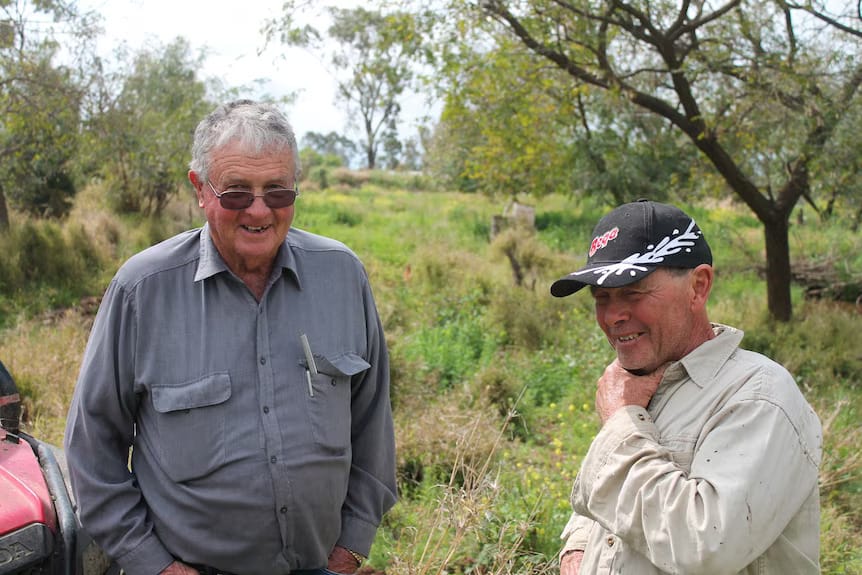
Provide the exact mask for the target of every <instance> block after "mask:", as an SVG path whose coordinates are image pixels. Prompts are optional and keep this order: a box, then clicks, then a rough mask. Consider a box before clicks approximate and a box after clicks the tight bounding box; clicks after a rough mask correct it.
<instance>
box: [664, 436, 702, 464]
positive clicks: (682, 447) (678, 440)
mask: <svg viewBox="0 0 862 575" xmlns="http://www.w3.org/2000/svg"><path fill="white" fill-rule="evenodd" d="M695 442H696V439H695V438H693V437H687V436H684V435H681V436H677V437H672V438H668V439H666V438H664V437H662V438H661V440H660V441H659V443H661V445H662V446H664V447H665V449H667V450H668V451H669V452H670V458H671V460H672V461H673V462H674V463H676V464H677V465H678V466H679V467H680V468H681V469H683V470H684V471H685V472H686V473H689V472H690V471H691V463H692V461H693V460H694V445H695Z"/></svg>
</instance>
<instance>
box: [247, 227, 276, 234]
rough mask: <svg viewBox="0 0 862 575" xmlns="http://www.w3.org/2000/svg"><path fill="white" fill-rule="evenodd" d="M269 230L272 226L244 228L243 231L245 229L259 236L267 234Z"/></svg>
mask: <svg viewBox="0 0 862 575" xmlns="http://www.w3.org/2000/svg"><path fill="white" fill-rule="evenodd" d="M269 228H270V226H242V229H244V230H245V231H247V232H251V233H253V234H259V233H262V232H265V231H266V230H268V229H269Z"/></svg>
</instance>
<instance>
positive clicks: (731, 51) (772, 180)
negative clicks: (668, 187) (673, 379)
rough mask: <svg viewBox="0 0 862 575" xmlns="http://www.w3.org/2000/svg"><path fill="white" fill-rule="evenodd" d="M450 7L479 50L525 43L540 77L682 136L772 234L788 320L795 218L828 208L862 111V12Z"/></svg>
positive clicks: (771, 284)
mask: <svg viewBox="0 0 862 575" xmlns="http://www.w3.org/2000/svg"><path fill="white" fill-rule="evenodd" d="M446 6H447V9H446V11H445V12H444V14H445V17H448V19H449V21H452V22H455V23H456V25H457V26H460V27H462V28H464V27H467V28H472V29H474V30H477V31H481V32H482V33H484V34H485V35H484V36H482V37H481V42H488V39H489V37H490V38H499V37H504V38H507V39H514V40H517V42H518V43H519V44H520V46H521V48H522V49H526V50H527V51H528V52H529V53H531V54H534V55H536V56H539V57H540V59H541V61H542V62H543V64H541V65H538V64H537V65H536V66H537V68H536V69H537V70H547V68H548V67H551V68H553V69H554V70H555V71H562V72H563V73H564V74H566V75H567V76H568V77H569V78H570V80H571V82H572V83H573V85H574V86H576V87H577V88H579V89H580V88H584V87H588V88H590V89H592V90H598V91H600V92H602V93H604V94H607V95H609V96H612V97H614V98H617V99H620V100H621V101H625V102H628V103H629V105H631V106H633V107H634V108H637V109H640V110H643V111H646V112H648V113H649V114H652V115H654V116H655V117H656V118H658V119H660V120H661V121H663V122H666V123H667V124H668V125H670V126H673V128H674V129H675V130H676V131H677V132H678V133H680V134H682V135H684V136H685V141H686V142H687V143H686V146H687V148H689V149H696V150H697V151H698V153H699V154H700V155H701V156H702V157H704V158H705V159H706V160H707V161H708V163H709V164H710V165H711V166H712V169H713V170H714V172H715V173H717V174H718V175H719V176H720V178H721V180H722V181H723V182H724V184H725V185H726V186H727V188H728V189H729V190H730V191H731V192H732V194H734V195H735V196H736V197H737V198H738V199H740V200H741V201H742V202H744V203H745V204H746V205H747V206H748V207H749V208H750V209H751V210H752V212H754V214H755V215H756V216H757V218H758V219H759V220H760V222H761V223H762V224H763V228H764V236H765V247H766V262H767V272H766V281H767V296H768V308H769V311H770V314H771V315H772V317H774V318H775V319H778V320H782V321H787V320H789V319H790V318H791V315H792V304H791V299H790V279H791V273H790V255H789V240H788V235H789V217H790V214H791V212H792V210H793V208H794V206H796V204H797V202H798V201H799V200H800V199H802V198H804V199H805V200H806V201H807V202H808V203H809V204H811V205H812V206H816V205H817V202H816V199H815V198H814V196H813V192H814V191H815V190H816V189H818V188H822V187H825V186H820V185H818V184H816V183H815V182H817V181H818V179H821V178H822V179H828V178H829V174H828V173H826V171H825V170H824V167H826V166H828V165H829V163H828V162H825V161H824V157H825V155H826V153H827V150H828V149H829V147H830V144H832V143H834V140H835V138H836V137H838V135H839V134H841V133H842V132H843V133H846V131H845V130H844V126H845V125H846V124H847V123H848V122H851V121H855V120H853V118H858V115H859V114H858V109H859V106H860V105H862V102H860V97H859V85H860V83H862V59H860V50H859V48H860V27H859V21H858V20H854V19H853V11H854V8H855V4H853V5H852V6H851V5H850V4H849V3H845V4H844V5H843V7H842V10H841V11H840V12H838V13H834V14H833V13H830V12H828V11H827V10H826V8H825V7H824V6H823V5H822V4H821V3H818V2H808V3H806V4H795V3H788V2H785V1H783V0H777V1H774V2H773V1H769V0H760V1H748V2H746V1H743V0H727V1H725V2H721V3H708V2H703V1H697V2H691V1H689V0H683V1H681V2H678V3H676V2H670V1H667V0H664V1H646V0H643V1H630V2H621V1H619V0H604V1H598V0H532V1H530V2H509V1H507V0H482V1H481V2H479V3H478V5H476V4H473V3H471V2H463V1H461V0H450V1H449V2H448V3H447V5H446ZM474 41H475V40H474ZM554 73H556V72H554ZM572 121H573V122H574V121H578V120H577V118H576V117H574V118H572ZM856 125H858V123H857V124H856ZM856 133H858V132H856ZM856 178H857V179H858V172H856Z"/></svg>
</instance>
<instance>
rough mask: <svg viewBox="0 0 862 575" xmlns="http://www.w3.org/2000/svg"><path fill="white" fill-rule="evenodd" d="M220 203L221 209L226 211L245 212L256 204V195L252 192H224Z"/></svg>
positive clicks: (220, 197)
mask: <svg viewBox="0 0 862 575" xmlns="http://www.w3.org/2000/svg"><path fill="white" fill-rule="evenodd" d="M219 201H220V202H221V207H223V208H224V209H226V210H244V209H246V208H247V207H249V206H250V205H251V204H252V203H253V202H254V194H252V193H251V192H224V193H223V194H222V195H220V196H219ZM270 207H271V206H270Z"/></svg>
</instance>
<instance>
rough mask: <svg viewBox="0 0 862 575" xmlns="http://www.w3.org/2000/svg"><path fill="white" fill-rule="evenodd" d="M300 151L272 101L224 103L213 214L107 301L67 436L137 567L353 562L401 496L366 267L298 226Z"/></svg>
mask: <svg viewBox="0 0 862 575" xmlns="http://www.w3.org/2000/svg"><path fill="white" fill-rule="evenodd" d="M299 169H300V167H299V156H298V153H297V145H296V139H295V136H294V133H293V130H292V128H291V126H290V124H289V123H288V122H287V120H286V119H285V118H284V116H282V114H281V113H279V112H278V110H277V109H276V108H275V107H273V106H271V105H267V104H258V103H254V102H251V101H247V100H244V101H237V102H232V103H229V104H226V105H224V106H221V107H219V108H218V109H217V110H215V111H214V112H213V113H212V114H210V115H209V116H208V117H207V118H205V119H204V120H203V121H202V122H201V123H200V125H199V126H198V128H197V130H196V132H195V137H194V145H193V148H192V161H191V170H190V171H189V180H190V181H191V183H192V185H193V186H194V188H195V191H196V194H197V200H198V205H199V206H200V207H201V208H202V209H203V211H204V213H205V215H206V225H204V226H203V227H202V228H200V229H195V230H191V231H188V232H185V233H182V234H179V235H177V236H175V237H173V238H171V239H168V240H166V241H165V242H162V243H160V244H158V245H156V246H153V247H151V248H149V249H147V250H145V251H143V252H141V253H140V254H137V255H136V256H134V257H132V258H131V259H130V260H129V261H128V262H126V263H125V264H124V265H123V266H122V267H121V268H120V270H119V271H118V272H117V274H116V276H115V277H114V279H113V281H112V282H111V284H110V286H109V287H108V289H107V291H106V293H105V296H104V298H103V300H102V304H101V307H100V309H99V313H98V315H97V317H96V321H95V324H94V326H93V329H92V333H91V335H90V340H89V343H88V345H87V349H86V352H85V355H84V359H83V364H82V366H81V372H80V375H79V378H78V383H77V386H76V389H75V395H74V399H73V402H72V406H71V409H70V413H69V419H68V424H67V429H66V437H65V448H66V453H67V454H68V461H69V467H70V472H71V480H72V484H73V487H74V491H75V494H76V496H77V502H78V506H79V515H80V519H81V522H82V524H83V526H84V527H85V528H86V529H87V530H88V531H89V533H91V534H92V535H93V536H94V538H95V539H96V541H98V542H99V544H100V545H101V546H102V547H103V548H104V549H105V550H106V551H107V552H108V553H109V554H110V555H111V556H112V557H114V558H115V559H116V560H117V562H118V563H119V564H120V565H121V566H122V567H123V569H124V570H125V572H126V573H128V574H129V575H154V574H157V573H241V574H243V575H255V574H259V575H264V574H269V575H272V574H287V573H308V574H316V573H324V572H325V571H324V569H328V570H330V571H333V572H337V573H353V572H355V571H356V570H357V568H358V566H359V563H360V561H361V560H362V558H363V557H364V556H366V555H367V554H368V552H369V549H370V547H371V544H372V540H373V538H374V536H375V533H376V529H377V526H378V524H379V523H380V520H381V518H382V516H383V514H384V513H385V512H386V511H387V510H388V509H389V508H390V507H391V506H392V505H393V503H394V502H395V497H396V494H395V471H394V438H393V427H392V416H391V410H390V404H389V373H388V369H389V366H388V359H387V351H386V344H385V341H384V336H383V331H382V328H381V324H380V320H379V318H378V314H377V310H376V307H375V304H374V299H373V297H372V293H371V288H370V286H369V283H368V277H367V275H366V273H365V270H364V268H363V265H362V263H361V262H360V261H359V259H358V258H357V257H356V256H355V255H354V254H353V253H352V252H351V251H350V250H349V249H348V248H346V247H345V246H344V245H343V244H341V243H339V242H336V241H334V240H330V239H326V238H323V237H320V236H316V235H313V234H310V233H308V232H305V231H302V230H299V229H291V223H292V221H293V217H294V210H295V205H294V202H295V199H296V196H297V195H298V191H297V189H296V182H297V179H298V176H299ZM130 449H131V456H130Z"/></svg>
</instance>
